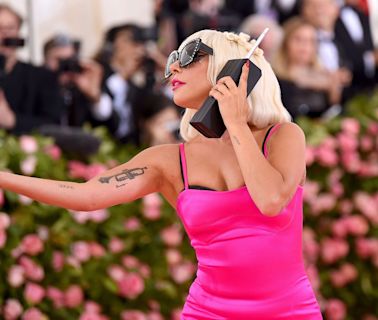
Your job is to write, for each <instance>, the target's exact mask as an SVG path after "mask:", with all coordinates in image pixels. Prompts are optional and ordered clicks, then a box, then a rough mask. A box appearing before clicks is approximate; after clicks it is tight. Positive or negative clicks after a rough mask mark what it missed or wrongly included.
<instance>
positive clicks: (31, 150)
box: [0, 94, 378, 320]
mask: <svg viewBox="0 0 378 320" xmlns="http://www.w3.org/2000/svg"><path fill="white" fill-rule="evenodd" d="M299 124H300V126H301V127H302V128H303V130H304V131H305V133H306V138H307V144H308V146H307V150H306V162H307V182H306V186H305V193H304V230H303V253H304V258H305V264H306V270H307V273H308V275H309V278H310V280H311V283H312V286H313V288H314V290H315V292H316V295H317V298H318V300H319V302H320V305H321V308H322V311H323V314H324V317H325V319H329V320H342V319H345V320H356V319H363V320H377V319H378V318H377V315H378V304H377V303H376V301H378V276H377V274H378V272H377V271H378V270H377V269H378V151H377V150H378V94H375V95H374V96H372V97H360V98H357V99H356V100H354V101H353V102H352V103H351V104H350V105H349V106H348V109H347V112H346V114H345V115H344V116H343V117H339V118H334V119H332V120H326V121H315V120H310V119H305V118H303V119H300V120H299ZM93 132H94V133H95V134H97V135H99V136H100V137H101V139H102V140H103V142H102V144H101V147H100V150H99V152H98V154H96V155H95V156H93V157H92V158H90V159H88V160H87V161H86V162H83V161H82V160H80V159H73V158H68V156H67V155H65V154H63V153H62V152H61V150H60V149H59V148H58V147H57V146H56V145H54V143H53V141H52V140H50V139H48V138H46V137H40V136H22V137H18V138H16V137H13V136H10V135H6V134H5V133H4V132H2V133H0V150H1V153H0V170H1V169H5V168H6V170H11V171H13V172H15V173H22V174H28V175H33V176H38V177H43V178H49V179H58V180H72V181H85V180H87V179H90V178H91V177H93V176H95V175H96V174H98V173H100V172H102V171H104V170H106V169H107V168H111V167H114V166H116V165H117V164H120V163H123V162H126V161H127V160H128V159H130V158H131V157H132V156H133V155H134V154H135V153H137V152H138V150H136V149H135V148H132V147H131V146H119V145H116V144H115V143H114V142H113V141H111V140H110V139H109V138H108V137H107V135H106V134H105V133H104V131H102V130H101V129H100V130H95V131H93ZM187 240H188V239H187V236H186V235H185V233H184V230H183V227H182V225H181V224H180V222H179V220H178V218H177V216H176V213H175V212H174V210H173V209H171V208H170V206H169V205H168V204H167V203H166V202H165V201H163V199H162V198H161V197H160V196H159V195H157V194H151V195H148V196H146V197H145V198H143V199H140V200H138V201H135V202H133V203H130V204H123V205H119V206H115V207H112V208H108V209H104V210H98V211H93V212H72V211H68V210H65V209H62V208H57V207H52V206H48V205H44V204H41V203H37V202H35V201H33V200H31V199H28V198H27V197H24V196H20V195H17V194H14V193H11V192H7V191H3V190H0V262H1V263H0V277H1V278H0V306H1V307H0V318H4V319H6V320H14V319H24V320H28V319H54V320H55V319H80V320H89V319H99V320H107V319H144V320H154V319H159V320H160V319H172V320H178V319H179V318H180V308H181V307H182V304H183V301H184V300H185V297H186V295H187V293H188V288H189V285H190V283H191V281H192V279H193V277H194V274H195V271H196V267H195V266H196V265H195V263H196V261H195V256H194V252H193V250H192V249H191V248H190V245H189V243H188V241H187Z"/></svg>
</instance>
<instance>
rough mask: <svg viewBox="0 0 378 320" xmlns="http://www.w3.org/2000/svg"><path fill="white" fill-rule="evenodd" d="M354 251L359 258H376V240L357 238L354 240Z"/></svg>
mask: <svg viewBox="0 0 378 320" xmlns="http://www.w3.org/2000/svg"><path fill="white" fill-rule="evenodd" d="M356 251H357V254H358V255H359V256H360V257H361V258H368V257H371V256H378V239H373V238H371V239H366V238H358V239H357V240H356Z"/></svg>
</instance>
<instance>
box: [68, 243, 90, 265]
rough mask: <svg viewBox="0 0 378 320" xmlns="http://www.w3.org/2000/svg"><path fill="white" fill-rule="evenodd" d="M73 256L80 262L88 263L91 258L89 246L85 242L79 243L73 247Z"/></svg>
mask: <svg viewBox="0 0 378 320" xmlns="http://www.w3.org/2000/svg"><path fill="white" fill-rule="evenodd" d="M72 254H73V256H74V257H75V258H76V259H77V260H78V261H80V262H85V261H88V260H89V259H90V257H91V252H90V248H89V245H88V244H87V243H86V242H84V241H77V242H75V243H74V244H73V245H72Z"/></svg>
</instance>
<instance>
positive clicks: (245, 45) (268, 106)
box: [179, 30, 292, 141]
mask: <svg viewBox="0 0 378 320" xmlns="http://www.w3.org/2000/svg"><path fill="white" fill-rule="evenodd" d="M267 36H269V34H268V35H267ZM197 38H200V39H201V41H202V42H203V43H205V44H206V45H208V46H210V47H211V48H212V49H213V51H214V54H213V55H209V66H208V69H207V77H208V79H209V80H210V82H211V84H212V85H215V84H216V78H217V75H218V74H219V72H220V71H221V70H222V68H223V66H224V65H225V64H226V62H227V61H228V60H230V59H238V58H243V57H245V55H246V54H247V52H248V51H249V50H250V49H251V47H252V46H253V44H254V43H255V40H252V41H249V36H248V35H247V34H245V33H240V34H239V35H238V34H235V33H231V32H220V31H215V30H201V31H198V32H196V33H194V34H192V35H190V36H189V37H188V38H186V39H185V40H184V41H183V43H182V44H181V45H180V47H179V51H181V49H182V48H183V47H184V46H185V44H186V43H188V42H189V41H191V40H193V39H197ZM251 60H252V62H253V63H254V64H255V65H256V66H258V67H259V68H260V69H261V73H262V76H261V78H260V79H259V81H258V82H257V84H256V86H255V87H254V88H253V90H252V92H251V94H250V95H249V96H248V99H247V100H248V106H249V116H248V123H249V124H250V125H253V126H255V127H257V128H259V129H261V128H265V127H267V126H268V125H270V124H275V123H278V122H291V121H292V118H291V116H290V114H289V112H288V111H287V110H286V109H285V107H284V106H283V104H282V101H281V90H280V87H279V84H278V80H277V78H276V76H275V74H274V72H273V70H272V68H271V66H270V64H269V63H268V62H267V61H266V60H265V58H264V54H263V51H262V49H260V48H257V49H256V50H255V53H254V54H253V56H252V57H251ZM196 112H197V110H195V109H189V108H187V109H186V110H185V113H184V115H183V117H182V119H181V123H180V134H181V136H182V138H183V139H184V140H185V141H189V140H191V139H193V138H194V137H196V136H197V135H199V134H200V133H199V132H198V131H197V130H196V129H194V128H193V127H192V126H191V125H190V123H189V121H190V120H191V119H192V117H193V115H194V114H195V113H196Z"/></svg>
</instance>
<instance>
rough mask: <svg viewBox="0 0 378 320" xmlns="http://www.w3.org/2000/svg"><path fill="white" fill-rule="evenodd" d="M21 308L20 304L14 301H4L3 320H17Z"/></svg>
mask: <svg viewBox="0 0 378 320" xmlns="http://www.w3.org/2000/svg"><path fill="white" fill-rule="evenodd" d="M22 311H23V308H22V305H21V303H20V302H19V301H18V300H16V299H8V300H6V301H5V305H4V309H3V313H4V319H5V320H17V319H18V317H19V316H20V315H21V314H22Z"/></svg>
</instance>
